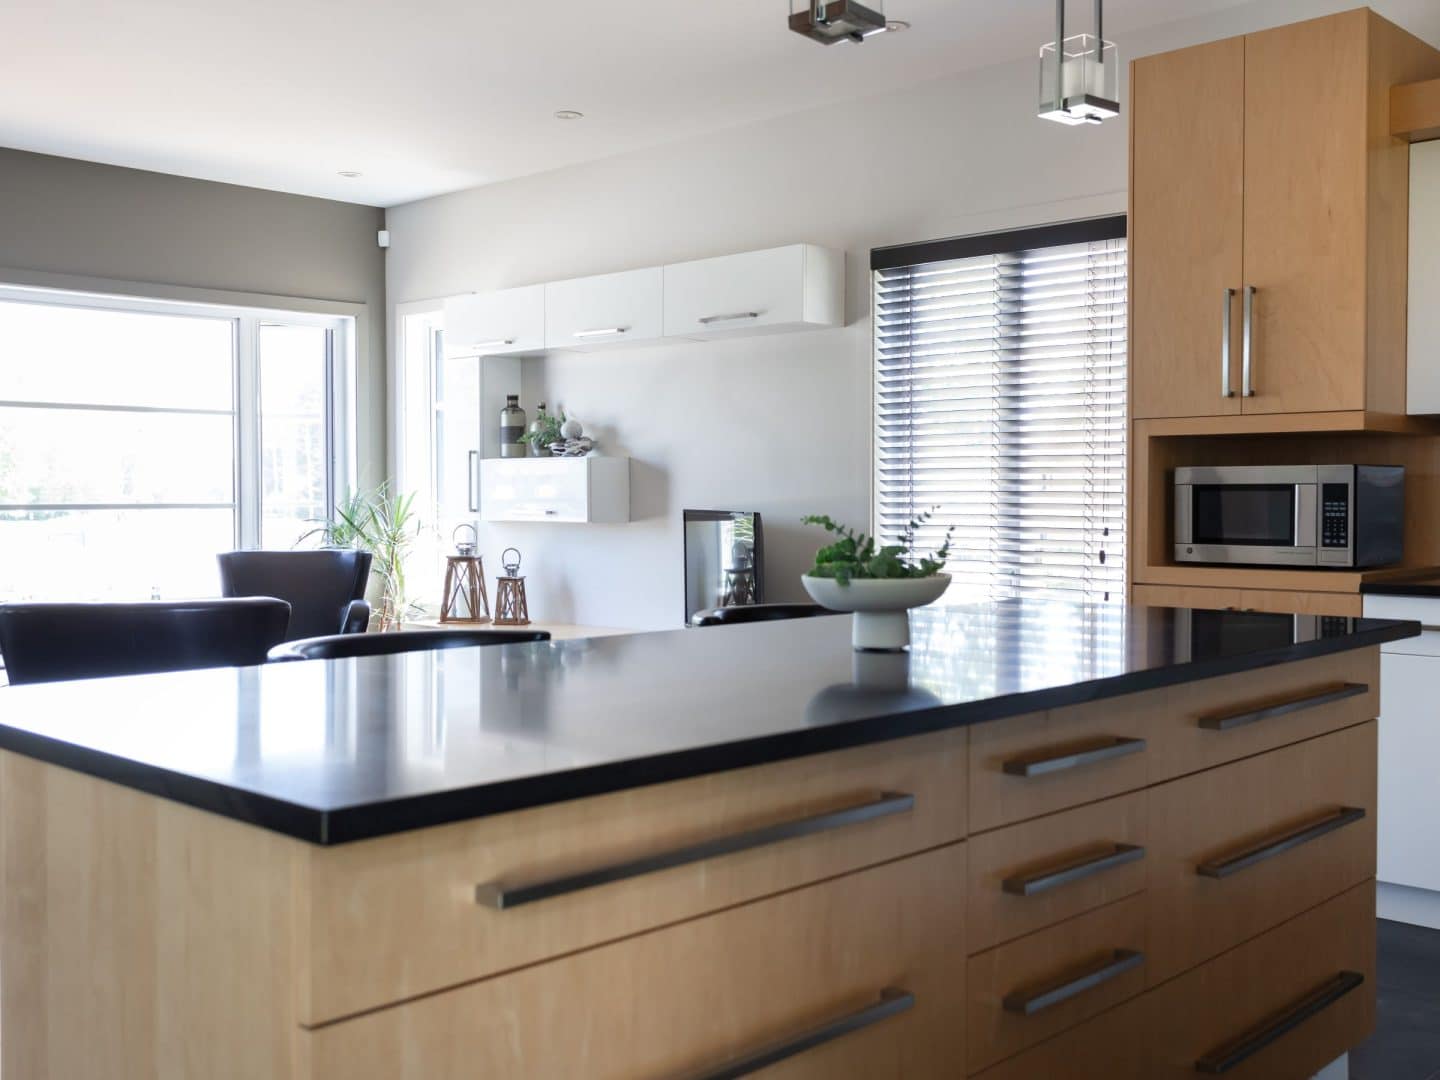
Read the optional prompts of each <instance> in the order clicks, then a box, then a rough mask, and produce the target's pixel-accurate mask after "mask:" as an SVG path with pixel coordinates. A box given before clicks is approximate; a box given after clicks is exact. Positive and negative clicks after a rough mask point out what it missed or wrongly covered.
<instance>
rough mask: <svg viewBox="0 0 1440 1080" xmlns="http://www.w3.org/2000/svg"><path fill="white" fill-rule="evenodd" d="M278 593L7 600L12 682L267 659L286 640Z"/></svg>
mask: <svg viewBox="0 0 1440 1080" xmlns="http://www.w3.org/2000/svg"><path fill="white" fill-rule="evenodd" d="M289 621H290V605H289V604H287V603H286V602H285V601H284V600H276V599H275V598H273V597H268V596H266V597H249V598H246V599H243V600H177V601H150V602H146V603H136V604H31V603H24V604H0V655H3V656H4V657H5V670H6V676H7V677H8V678H9V680H10V682H11V683H34V682H54V681H57V680H59V679H95V678H100V677H102V676H106V675H140V674H144V673H147V672H156V671H184V670H187V669H190V668H207V667H243V666H247V665H250V664H263V663H264V662H265V654H266V653H268V652H269V651H270V650H271V649H272V648H274V647H275V645H277V644H278V643H280V642H282V641H284V640H285V627H286V626H287V625H288V623H289Z"/></svg>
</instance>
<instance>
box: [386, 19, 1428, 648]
mask: <svg viewBox="0 0 1440 1080" xmlns="http://www.w3.org/2000/svg"><path fill="white" fill-rule="evenodd" d="M1348 6H1353V5H1347V4H1335V3H1325V2H1311V0H1266V2H1263V3H1259V4H1253V5H1249V6H1247V7H1243V8H1235V9H1230V10H1228V11H1226V12H1224V13H1222V14H1221V15H1219V16H1216V17H1213V18H1207V19H1204V20H1195V21H1193V22H1187V23H1179V24H1172V25H1171V26H1169V27H1165V28H1161V29H1159V30H1157V31H1151V32H1147V33H1144V34H1137V35H1134V36H1133V37H1130V38H1128V39H1126V40H1122V41H1121V42H1120V43H1119V44H1120V48H1121V50H1122V55H1123V56H1125V57H1134V56H1138V55H1145V54H1148V53H1151V52H1157V51H1161V50H1164V49H1168V48H1176V47H1180V46H1183V45H1187V44H1193V43H1195V42H1199V41H1206V40H1213V39H1216V38H1221V37H1227V36H1230V35H1232V34H1238V33H1244V32H1247V31H1249V30H1253V29H1258V28H1261V27H1265V26H1271V25H1279V24H1282V23H1286V22H1292V21H1295V20H1297V19H1300V18H1305V17H1308V16H1310V15H1314V14H1322V13H1325V12H1327V11H1334V10H1340V9H1342V8H1344V7H1348ZM1374 6H1375V7H1376V9H1377V10H1379V11H1380V12H1381V13H1382V14H1386V15H1387V16H1388V17H1390V18H1392V19H1394V20H1395V21H1397V22H1399V23H1401V25H1404V26H1406V27H1407V28H1409V29H1411V30H1412V31H1414V32H1417V33H1420V34H1422V35H1423V36H1425V37H1427V39H1429V40H1431V41H1434V42H1440V4H1436V3H1435V2H1434V0H1398V2H1395V3H1376V4H1375V5H1374ZM917 32H923V31H919V30H917ZM1316 77H1317V78H1323V77H1324V73H1323V72H1317V73H1316ZM1036 81H1037V79H1036V68H1035V62H1034V61H1033V59H1031V58H1029V57H1028V55H1027V58H1026V59H1024V60H1017V61H1015V62H1013V63H1007V64H1005V65H1003V66H997V67H993V68H989V69H985V70H983V71H977V72H969V73H963V74H960V75H958V76H956V77H955V78H952V79H946V80H941V81H937V82H931V83H927V84H924V85H921V86H919V87H916V88H914V89H912V90H909V91H906V92H904V93H899V94H894V95H888V96H885V97H881V98H873V99H870V100H866V101H862V102H859V103H847V104H844V105H841V106H838V107H837V108H836V109H834V110H833V111H820V112H812V113H802V114H796V115H791V116H786V117H781V118H778V119H775V120H771V121H767V122H765V123H761V124H755V125H750V126H747V127H743V128H737V129H732V130H730V131H725V132H721V133H719V134H716V135H710V136H706V137H704V138H697V139H694V140H691V141H688V142H685V143H682V144H673V145H670V146H665V147H659V148H655V149H652V150H647V151H643V152H639V153H634V154H627V155H624V156H621V157H616V158H611V159H608V160H605V161H600V162H595V163H591V164H587V165H582V166H576V167H573V168H568V169H564V170H560V171H556V172H552V173H546V174H542V175H538V176H533V177H527V178H523V179H520V180H514V181H510V182H507V183H503V184H496V185H492V186H489V187H485V188H476V189H472V190H469V191H463V192H458V193H455V194H452V195H445V196H441V197H439V198H434V199H427V200H423V201H421V202H416V203H411V204H408V205H405V206H401V207H397V208H393V209H391V210H390V211H389V212H388V214H387V226H388V228H389V229H390V232H391V244H392V246H391V248H390V252H389V257H388V263H387V290H388V292H387V295H388V299H389V301H390V303H392V304H394V303H400V302H406V301H413V300H420V299H424V298H429V297H438V296H445V295H450V294H455V293H460V292H466V291H471V290H485V289H490V288H498V287H504V286H511V285H520V284H526V283H531V282H540V281H547V280H556V279H560V278H566V277H574V276H579V275H584V274H591V273H602V272H606V271H612V270H622V269H627V268H631V267H638V266H649V265H655V264H659V263H664V262H674V261H680V260H684V259H692V258H702V257H705V256H708V255H717V254H724V253H726V252H733V251H743V250H746V249H751V248H761V247H769V246H774V245H779V244H785V243H792V242H795V241H802V240H803V241H809V242H812V243H817V244H823V245H827V246H831V247H837V248H843V249H845V251H846V252H847V259H848V271H847V276H848V288H847V295H848V300H847V303H848V311H847V319H848V325H847V326H846V327H845V328H844V329H840V330H834V331H823V332H817V333H812V334H805V335H795V336H777V337H757V338H746V339H741V340H734V341H727V342H711V343H705V344H677V345H667V346H657V347H651V348H633V349H617V350H615V351H607V352H598V353H587V354H573V355H556V356H552V357H548V358H545V359H539V360H532V361H527V364H526V368H527V370H526V373H525V390H526V393H525V400H524V403H523V404H524V405H525V408H526V410H527V412H530V413H531V414H532V415H533V412H534V407H535V404H536V402H537V401H539V400H544V401H546V402H548V403H549V404H550V406H551V407H552V409H553V408H554V407H555V406H556V405H563V406H564V407H565V408H566V409H568V410H569V411H571V412H573V413H574V414H575V415H577V416H578V417H580V418H581V419H582V420H583V421H585V422H586V424H587V428H591V429H594V430H597V431H598V433H599V435H600V438H601V442H602V444H603V446H604V448H605V450H606V451H607V452H610V453H616V454H620V453H628V454H630V455H631V456H632V457H633V458H634V459H635V462H634V471H633V473H632V501H633V511H634V518H635V520H634V521H633V522H631V523H630V524H628V525H615V526H562V525H545V524H536V525H517V526H504V527H498V526H497V527H490V528H488V529H487V534H486V535H485V536H483V537H482V551H483V552H484V553H485V554H486V555H487V556H489V557H490V559H491V562H492V564H493V562H494V560H495V558H496V556H498V553H499V551H500V549H501V548H502V547H504V546H506V545H515V546H517V547H519V548H520V549H521V550H522V551H523V552H524V555H525V568H526V571H527V573H528V575H529V580H528V586H529V595H530V608H531V612H532V615H533V617H535V618H537V619H545V620H555V621H574V622H579V623H585V624H590V625H611V626H636V627H661V626H673V625H677V624H678V623H679V621H680V619H681V615H682V607H683V573H682V567H681V530H680V511H681V509H682V508H683V507H716V508H725V509H758V510H760V511H761V512H762V513H763V514H764V516H765V524H766V543H767V548H768V550H767V556H768V558H767V582H768V588H769V592H770V595H769V599H792V598H799V597H800V596H801V593H800V589H799V582H798V575H799V573H800V572H801V571H802V570H803V569H804V567H805V566H806V565H807V564H808V556H809V554H810V553H811V552H812V550H813V548H814V546H815V545H816V544H817V542H818V540H819V537H818V535H817V534H816V533H815V532H814V531H813V530H806V529H802V528H801V527H800V525H799V524H798V519H799V518H800V516H801V515H802V514H805V513H828V514H831V515H832V516H835V517H837V518H839V519H841V520H844V521H848V522H853V523H856V524H862V525H863V524H864V523H866V522H868V520H869V517H870V393H871V382H870V336H869V335H870V322H869V295H868V288H869V254H870V249H871V248H873V247H878V246H883V245H887V244H897V243H906V242H910V241H918V240H929V239H935V238H939V237H945V236H954V235H960V234H965V233H974V232H981V231H986V230H992V229H998V228H1008V227H1015V226H1021V225H1033V224H1039V223H1044V222H1051V221H1059V220H1065V219H1069V218H1080V217H1090V216H1095V215H1099V214H1105V213H1113V212H1117V211H1123V210H1124V208H1125V185H1126V139H1127V133H1126V126H1125V121H1124V120H1123V119H1121V120H1119V121H1114V122H1111V123H1108V124H1105V125H1103V126H1101V127H1099V128H1094V127H1085V128H1066V127H1062V126H1060V125H1056V124H1049V123H1045V122H1043V121H1040V120H1037V119H1036V117H1035V105H1036V101H1035V99H1036V93H1037V87H1036ZM1122 99H1123V87H1122Z"/></svg>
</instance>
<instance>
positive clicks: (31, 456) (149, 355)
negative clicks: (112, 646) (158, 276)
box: [0, 288, 354, 600]
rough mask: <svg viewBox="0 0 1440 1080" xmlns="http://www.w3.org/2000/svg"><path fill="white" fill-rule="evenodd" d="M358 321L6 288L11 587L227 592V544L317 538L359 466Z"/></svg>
mask: <svg viewBox="0 0 1440 1080" xmlns="http://www.w3.org/2000/svg"><path fill="white" fill-rule="evenodd" d="M353 322H354V320H353V319H351V318H349V317H346V316H333V315H318V314H312V313H305V312H292V311H274V310H260V309H250V308H238V307H228V306H219V305H209V304H189V303H179V302H173V301H159V300H141V299H134V298H128V297H112V296H95V295H89V294H81V293H74V292H63V291H57V290H40V289H20V288H0V600H5V599H11V600H18V599H45V600H59V599H107V600H121V599H139V598H145V597H149V596H155V595H158V596H161V597H164V598H167V599H169V598H178V597H187V596H206V595H210V596H213V595H216V594H217V593H218V591H219V581H218V577H217V571H216V566H215V555H216V554H217V553H218V552H221V551H228V550H230V549H232V548H235V547H260V546H265V547H273V548H289V547H292V546H295V545H296V544H297V543H301V542H302V541H301V537H302V535H303V534H304V533H306V532H307V531H308V530H310V529H313V528H314V525H315V523H316V522H317V520H322V519H324V518H326V517H327V516H328V515H329V513H330V511H331V507H332V506H333V505H334V502H335V496H336V493H337V491H340V490H342V489H343V488H344V487H345V486H346V485H348V484H349V483H350V481H351V476H352V474H353V464H352V462H353V451H352V449H351V442H352V439H351V430H352V426H353V425H352V421H351V415H352V410H351V408H350V407H349V404H348V402H349V385H350V375H349V373H350V370H351V367H352V360H351V355H352V347H353V346H352V342H353V337H354V334H353ZM304 542H305V543H314V542H315V540H314V538H313V537H312V538H311V539H310V540H307V541H304Z"/></svg>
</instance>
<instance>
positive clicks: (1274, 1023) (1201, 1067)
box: [1195, 971, 1365, 1076]
mask: <svg viewBox="0 0 1440 1080" xmlns="http://www.w3.org/2000/svg"><path fill="white" fill-rule="evenodd" d="M1364 981H1365V976H1364V975H1362V974H1360V972H1358V971H1342V972H1340V973H1339V974H1337V975H1336V976H1335V977H1334V978H1332V979H1327V980H1326V981H1325V982H1324V983H1323V984H1322V985H1321V986H1319V987H1317V988H1316V989H1315V990H1313V991H1311V992H1310V993H1309V994H1306V995H1305V996H1304V997H1303V998H1301V999H1300V1000H1299V1001H1297V1002H1296V1003H1295V1004H1294V1005H1291V1006H1290V1007H1289V1008H1288V1009H1286V1010H1285V1011H1284V1012H1283V1013H1281V1014H1280V1015H1279V1016H1277V1017H1276V1018H1275V1019H1274V1020H1269V1021H1266V1022H1265V1023H1263V1024H1260V1025H1258V1026H1257V1027H1253V1028H1251V1029H1250V1030H1249V1031H1247V1032H1245V1033H1244V1034H1243V1035H1241V1036H1240V1037H1239V1038H1237V1039H1234V1040H1233V1041H1231V1042H1228V1043H1226V1044H1225V1045H1224V1046H1222V1047H1220V1048H1219V1049H1218V1050H1212V1051H1211V1052H1210V1053H1208V1054H1206V1055H1205V1056H1204V1057H1202V1058H1200V1059H1199V1060H1198V1061H1196V1062H1195V1071H1196V1072H1198V1073H1204V1074H1206V1075H1207V1076H1219V1075H1220V1074H1221V1073H1226V1072H1229V1071H1230V1070H1231V1069H1233V1068H1235V1066H1237V1065H1239V1064H1240V1063H1241V1062H1243V1061H1245V1060H1246V1059H1247V1058H1250V1057H1252V1056H1254V1055H1255V1054H1256V1053H1257V1052H1259V1051H1260V1050H1263V1049H1264V1048H1265V1047H1267V1046H1269V1045H1270V1044H1271V1043H1273V1042H1274V1041H1275V1040H1276V1039H1278V1038H1280V1036H1282V1035H1284V1034H1285V1033H1286V1032H1288V1031H1291V1030H1293V1029H1294V1028H1297V1027H1299V1026H1300V1025H1301V1024H1303V1023H1304V1022H1305V1021H1306V1020H1309V1019H1310V1018H1311V1017H1312V1016H1314V1015H1316V1014H1317V1013H1319V1012H1321V1011H1323V1010H1324V1009H1326V1008H1328V1007H1329V1006H1331V1005H1333V1004H1335V1002H1337V1001H1339V1000H1340V999H1341V998H1342V997H1344V996H1345V995H1346V994H1348V993H1349V992H1350V991H1351V990H1354V989H1355V988H1356V987H1357V986H1359V985H1360V984H1361V983H1363V982H1364Z"/></svg>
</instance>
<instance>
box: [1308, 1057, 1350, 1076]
mask: <svg viewBox="0 0 1440 1080" xmlns="http://www.w3.org/2000/svg"><path fill="white" fill-rule="evenodd" d="M1315 1080H1350V1055H1349V1054H1341V1055H1340V1056H1339V1057H1338V1058H1336V1059H1335V1060H1334V1061H1332V1062H1330V1064H1329V1065H1326V1066H1325V1067H1324V1068H1323V1069H1321V1070H1320V1071H1319V1072H1318V1073H1316V1074H1315Z"/></svg>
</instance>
